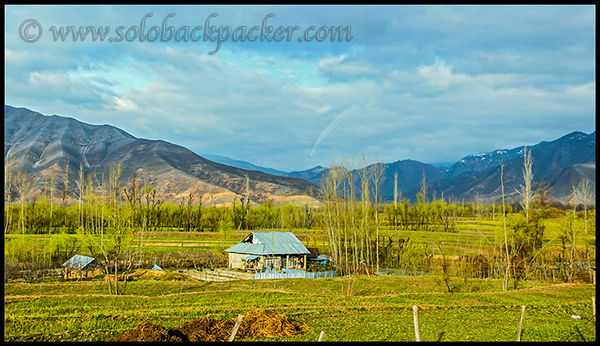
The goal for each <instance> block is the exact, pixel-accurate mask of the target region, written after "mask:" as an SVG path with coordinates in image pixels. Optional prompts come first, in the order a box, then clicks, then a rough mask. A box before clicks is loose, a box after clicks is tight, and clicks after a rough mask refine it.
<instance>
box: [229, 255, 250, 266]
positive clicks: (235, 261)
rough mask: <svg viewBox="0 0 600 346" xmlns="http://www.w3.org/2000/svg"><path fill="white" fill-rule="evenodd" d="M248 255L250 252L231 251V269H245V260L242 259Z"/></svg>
mask: <svg viewBox="0 0 600 346" xmlns="http://www.w3.org/2000/svg"><path fill="white" fill-rule="evenodd" d="M246 256H248V254H243V253H233V252H230V253H229V261H228V264H227V267H228V268H229V269H244V261H242V258H244V257H246Z"/></svg>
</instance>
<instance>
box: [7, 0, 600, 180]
mask: <svg viewBox="0 0 600 346" xmlns="http://www.w3.org/2000/svg"><path fill="white" fill-rule="evenodd" d="M271 14H272V15H271ZM33 20H35V22H33ZM207 21H208V25H207ZM36 23H37V24H39V25H37V26H36ZM69 26H73V27H75V28H77V29H79V28H80V27H81V28H82V31H84V30H85V29H86V28H87V27H90V28H93V29H94V30H97V29H98V28H100V27H101V28H103V29H108V34H106V36H105V37H104V39H101V36H97V37H96V39H95V40H94V39H93V37H92V34H88V35H87V36H86V37H85V39H82V38H81V37H78V38H77V40H75V41H74V39H73V36H72V34H69V35H70V36H68V37H66V38H64V39H61V37H60V35H59V34H60V30H63V31H62V32H63V33H66V30H67V27H69ZM197 27H202V28H197ZM253 27H257V28H255V29H254V30H251V29H252V28H253ZM263 27H264V29H263ZM269 27H271V30H272V31H271V32H270V33H269ZM278 27H282V28H281V30H280V31H277V28H278ZM331 27H335V28H342V29H344V30H345V32H344V33H343V35H339V34H338V35H337V36H334V40H333V42H332V41H331V39H330V37H329V36H327V34H328V31H331ZM261 31H262V32H261ZM595 32H596V17H595V7H593V6H452V7H446V6H191V7H190V6H6V7H5V47H4V55H5V75H4V81H5V103H6V104H8V105H11V106H14V107H26V108H29V109H31V110H35V111H38V112H40V113H42V114H45V115H52V114H57V115H63V116H69V117H73V118H76V119H78V120H80V121H83V122H87V123H91V124H97V125H102V124H110V125H114V126H117V127H119V128H121V129H123V130H125V131H127V132H129V133H130V134H132V135H134V136H136V137H141V138H148V139H162V140H166V141H169V142H172V143H175V144H179V145H182V146H185V147H187V148H189V149H191V150H193V151H194V152H196V153H198V154H201V155H202V154H213V155H223V156H228V157H231V158H234V159H238V160H244V161H249V162H252V163H254V164H256V165H260V166H265V167H271V168H275V169H279V170H284V171H293V170H304V169H308V168H311V167H314V166H316V165H323V166H329V165H330V164H331V162H332V160H340V159H341V158H342V157H346V158H354V159H355V160H358V159H359V158H362V155H363V154H364V155H365V156H367V157H369V158H372V157H377V158H378V161H380V162H394V161H398V160H404V159H413V160H418V161H422V162H427V163H438V162H454V161H458V160H460V159H461V158H462V157H464V156H466V155H469V154H474V153H480V152H486V151H491V150H494V149H505V148H513V147H516V146H520V145H533V144H536V143H538V142H540V141H544V140H546V141H550V140H554V139H556V138H559V137H561V136H562V135H564V134H567V133H569V132H572V131H582V132H585V133H590V132H592V131H595V128H596V123H595V112H596V109H595V101H596V100H595V97H596V79H595V73H596V70H595V65H596V47H595V42H596V37H595ZM40 33H41V36H40ZM276 33H277V34H278V36H277V37H275V38H273V36H275V34H276ZM228 34H229V38H227V36H228ZM161 35H162V36H161ZM219 35H221V37H222V38H223V39H222V40H221V41H222V42H221V44H220V47H217V46H218V42H217V41H218V36H219ZM315 35H316V36H317V37H316V38H315ZM340 36H342V37H341V41H340ZM161 39H162V41H164V42H161ZM186 40H187V42H186ZM212 40H214V42H213V41H212ZM251 40H252V41H251ZM129 41H131V42H129ZM276 41H279V42H276ZM217 48H218V49H217ZM211 53H212V54H211Z"/></svg>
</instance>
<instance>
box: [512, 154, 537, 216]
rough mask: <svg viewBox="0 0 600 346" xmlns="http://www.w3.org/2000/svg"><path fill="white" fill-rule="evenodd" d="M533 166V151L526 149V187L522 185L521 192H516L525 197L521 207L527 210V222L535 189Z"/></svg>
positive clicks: (524, 164)
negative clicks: (533, 184)
mask: <svg viewBox="0 0 600 346" xmlns="http://www.w3.org/2000/svg"><path fill="white" fill-rule="evenodd" d="M532 166H533V158H532V157H531V150H529V151H527V147H525V149H524V154H523V180H524V181H525V185H521V190H516V191H517V193H518V194H520V195H521V197H523V201H522V202H521V206H523V209H524V210H525V219H526V220H527V222H529V206H530V205H531V201H532V200H533V189H532V188H531V185H532V184H531V183H532V181H533V170H532Z"/></svg>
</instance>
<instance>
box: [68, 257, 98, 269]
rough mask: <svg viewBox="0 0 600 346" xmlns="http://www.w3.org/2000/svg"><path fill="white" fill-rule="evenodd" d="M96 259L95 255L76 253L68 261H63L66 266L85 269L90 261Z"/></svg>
mask: <svg viewBox="0 0 600 346" xmlns="http://www.w3.org/2000/svg"><path fill="white" fill-rule="evenodd" d="M95 260H96V259H95V258H94V257H89V256H83V255H75V256H73V257H71V258H70V259H69V260H68V261H66V262H65V263H63V266H64V267H69V268H72V269H78V270H83V269H84V268H85V267H87V266H88V265H90V263H92V262H94V261H95Z"/></svg>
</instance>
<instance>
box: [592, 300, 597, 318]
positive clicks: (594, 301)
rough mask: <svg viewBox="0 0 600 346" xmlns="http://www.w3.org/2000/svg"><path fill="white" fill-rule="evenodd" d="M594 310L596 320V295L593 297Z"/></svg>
mask: <svg viewBox="0 0 600 346" xmlns="http://www.w3.org/2000/svg"><path fill="white" fill-rule="evenodd" d="M592 311H593V313H594V321H595V320H596V297H592Z"/></svg>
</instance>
